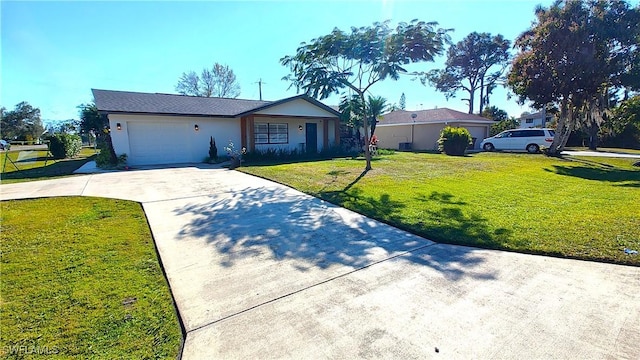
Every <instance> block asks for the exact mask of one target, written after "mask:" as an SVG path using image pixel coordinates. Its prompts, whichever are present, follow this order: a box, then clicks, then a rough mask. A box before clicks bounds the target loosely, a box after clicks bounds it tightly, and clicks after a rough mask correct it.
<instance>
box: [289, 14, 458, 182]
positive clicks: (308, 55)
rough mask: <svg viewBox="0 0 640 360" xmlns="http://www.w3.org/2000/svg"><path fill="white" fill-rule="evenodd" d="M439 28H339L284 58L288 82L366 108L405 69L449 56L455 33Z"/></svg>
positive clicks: (429, 25)
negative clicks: (374, 90)
mask: <svg viewBox="0 0 640 360" xmlns="http://www.w3.org/2000/svg"><path fill="white" fill-rule="evenodd" d="M435 26H437V23H435V22H424V21H418V20H413V21H411V22H410V23H404V22H402V23H400V24H398V26H397V27H396V28H395V29H391V28H390V27H389V22H388V21H385V22H383V23H379V22H376V23H374V24H373V26H365V27H359V28H356V27H352V28H351V32H350V33H347V32H344V31H342V30H340V29H338V28H335V29H334V30H333V31H332V32H331V33H330V34H328V35H325V36H322V37H319V38H316V39H312V40H311V42H310V43H309V44H307V43H302V44H301V45H300V47H298V49H297V51H296V54H295V55H292V56H285V57H283V58H282V59H280V62H281V63H282V65H284V66H288V67H289V69H290V71H291V74H289V75H288V76H286V77H284V78H283V79H284V80H288V81H290V82H291V85H292V86H295V87H296V88H297V89H299V90H300V89H301V90H302V91H304V92H305V93H306V94H308V95H310V96H313V97H315V98H319V99H325V98H327V97H328V96H330V95H331V94H333V93H339V91H340V90H342V89H345V88H346V89H350V90H352V91H353V92H354V93H355V94H356V95H357V96H358V97H359V98H360V101H361V103H362V104H365V93H366V92H367V91H369V89H370V88H371V86H373V85H374V84H376V83H377V82H379V81H382V80H385V79H386V78H391V79H393V80H397V79H398V78H399V76H400V74H403V73H406V70H405V69H404V67H403V66H405V65H407V64H409V63H413V62H418V61H433V59H434V56H436V55H440V54H442V52H443V46H444V44H445V42H447V41H448V35H447V32H448V31H449V30H443V29H437V30H436V29H435ZM360 115H361V117H362V119H363V124H364V131H365V134H364V141H365V144H366V143H368V142H369V134H368V119H367V118H368V116H367V110H366V106H364V108H363V109H361V114H360ZM365 157H366V168H365V170H370V169H371V154H370V153H369V149H368V147H367V146H365Z"/></svg>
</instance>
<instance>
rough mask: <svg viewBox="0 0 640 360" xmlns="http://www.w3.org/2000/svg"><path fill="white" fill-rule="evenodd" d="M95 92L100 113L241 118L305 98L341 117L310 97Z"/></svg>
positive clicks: (93, 90)
mask: <svg viewBox="0 0 640 360" xmlns="http://www.w3.org/2000/svg"><path fill="white" fill-rule="evenodd" d="M91 91H92V92H93V97H94V99H95V102H96V107H97V108H98V110H99V111H102V112H108V113H142V114H166V115H192V116H193V115H196V116H214V117H237V116H242V115H247V114H251V113H254V112H256V111H260V110H264V109H267V108H270V107H273V106H277V105H280V104H283V103H286V102H289V101H293V100H297V99H304V100H306V101H308V102H310V103H312V104H314V105H316V106H318V107H321V108H323V109H324V110H326V111H328V112H330V113H332V114H334V115H336V116H339V115H340V113H339V112H336V111H335V110H333V109H332V108H330V107H329V106H326V105H324V104H322V103H321V102H319V101H317V100H315V99H313V98H311V97H309V96H307V95H297V96H293V97H290V98H286V99H282V100H278V101H262V100H246V99H229V98H219V97H199V96H187V95H175V94H158V93H156V94H153V93H141V92H132V91H115V90H99V89H91Z"/></svg>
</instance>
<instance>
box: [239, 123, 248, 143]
mask: <svg viewBox="0 0 640 360" xmlns="http://www.w3.org/2000/svg"><path fill="white" fill-rule="evenodd" d="M246 147H247V117H246V116H243V117H241V118H240V148H246Z"/></svg>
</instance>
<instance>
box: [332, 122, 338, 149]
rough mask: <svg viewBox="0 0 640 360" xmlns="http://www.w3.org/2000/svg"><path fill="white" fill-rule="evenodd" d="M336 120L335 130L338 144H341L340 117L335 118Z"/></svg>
mask: <svg viewBox="0 0 640 360" xmlns="http://www.w3.org/2000/svg"><path fill="white" fill-rule="evenodd" d="M334 122H335V126H334V127H333V130H334V131H335V133H336V140H335V142H336V146H340V119H338V118H336V119H335V120H334Z"/></svg>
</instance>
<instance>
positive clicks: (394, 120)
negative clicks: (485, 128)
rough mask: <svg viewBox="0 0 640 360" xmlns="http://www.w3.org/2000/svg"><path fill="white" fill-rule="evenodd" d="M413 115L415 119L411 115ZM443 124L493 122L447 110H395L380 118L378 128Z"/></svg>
mask: <svg viewBox="0 0 640 360" xmlns="http://www.w3.org/2000/svg"><path fill="white" fill-rule="evenodd" d="M413 114H415V115H416V116H415V118H414V117H412V115H413ZM443 122H472V123H481V124H487V125H491V124H493V123H494V122H493V120H490V119H487V118H484V117H482V116H480V115H475V114H467V113H464V112H461V111H456V110H451V109H448V108H438V109H429V110H418V111H405V110H395V111H392V112H390V113H388V114H385V115H383V116H382V120H380V123H378V126H385V125H388V126H392V125H411V124H427V123H443Z"/></svg>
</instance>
